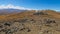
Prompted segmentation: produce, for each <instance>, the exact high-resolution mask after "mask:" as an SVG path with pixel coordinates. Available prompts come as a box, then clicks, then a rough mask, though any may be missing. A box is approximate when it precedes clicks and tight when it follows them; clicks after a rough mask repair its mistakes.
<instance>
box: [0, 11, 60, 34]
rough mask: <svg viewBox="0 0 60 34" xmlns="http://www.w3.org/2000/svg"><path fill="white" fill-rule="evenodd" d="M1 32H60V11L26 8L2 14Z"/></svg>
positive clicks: (38, 33)
mask: <svg viewBox="0 0 60 34" xmlns="http://www.w3.org/2000/svg"><path fill="white" fill-rule="evenodd" d="M4 11H5V10H4ZM0 34H60V12H57V11H54V10H39V11H36V10H29V11H28V10H25V11H23V12H22V11H21V12H18V13H16V12H15V13H14V14H13V13H10V14H7V15H4V14H3V15H0Z"/></svg>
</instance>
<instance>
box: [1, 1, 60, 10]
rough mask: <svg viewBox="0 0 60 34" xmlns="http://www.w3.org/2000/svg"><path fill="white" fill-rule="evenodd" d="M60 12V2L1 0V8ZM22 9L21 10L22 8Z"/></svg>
mask: <svg viewBox="0 0 60 34" xmlns="http://www.w3.org/2000/svg"><path fill="white" fill-rule="evenodd" d="M6 7H9V8H10V7H11V8H14V7H15V8H18V9H21V8H22V9H25V8H26V9H37V10H43V9H52V10H60V0H0V8H6ZM20 7H21V8H20Z"/></svg>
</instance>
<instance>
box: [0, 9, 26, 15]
mask: <svg viewBox="0 0 60 34" xmlns="http://www.w3.org/2000/svg"><path fill="white" fill-rule="evenodd" d="M23 11H25V10H19V9H0V15H4V14H11V13H19V12H23Z"/></svg>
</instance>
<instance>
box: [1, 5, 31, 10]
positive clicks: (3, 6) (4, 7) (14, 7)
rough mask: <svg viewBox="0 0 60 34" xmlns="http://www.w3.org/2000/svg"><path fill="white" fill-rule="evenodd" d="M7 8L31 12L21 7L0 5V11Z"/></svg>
mask: <svg viewBox="0 0 60 34" xmlns="http://www.w3.org/2000/svg"><path fill="white" fill-rule="evenodd" d="M8 8H13V9H20V10H32V9H29V8H24V7H21V6H14V5H12V4H8V5H0V9H8Z"/></svg>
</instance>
